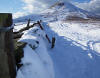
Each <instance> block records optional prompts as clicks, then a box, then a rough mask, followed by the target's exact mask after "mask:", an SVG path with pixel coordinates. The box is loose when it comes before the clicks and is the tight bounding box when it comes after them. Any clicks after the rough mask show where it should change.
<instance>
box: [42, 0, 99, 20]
mask: <svg viewBox="0 0 100 78" xmlns="http://www.w3.org/2000/svg"><path fill="white" fill-rule="evenodd" d="M43 16H44V17H45V18H50V17H51V18H52V17H54V18H55V20H58V19H61V20H64V19H65V20H66V19H72V18H76V19H88V18H90V17H91V18H97V15H95V14H93V13H90V12H87V11H85V10H83V9H80V8H78V7H76V6H75V5H73V4H72V3H69V2H67V1H66V2H57V3H55V4H54V5H52V6H51V7H50V8H49V9H47V10H45V11H44V12H43Z"/></svg>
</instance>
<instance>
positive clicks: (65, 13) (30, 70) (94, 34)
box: [14, 2, 100, 78]
mask: <svg viewBox="0 0 100 78" xmlns="http://www.w3.org/2000/svg"><path fill="white" fill-rule="evenodd" d="M69 17H70V18H71V17H75V18H76V17H78V18H82V19H88V18H89V17H92V18H95V17H97V16H96V15H95V14H92V13H90V12H87V11H85V10H82V9H80V8H78V7H76V6H74V5H73V4H71V3H69V2H60V3H56V4H54V5H53V6H51V7H50V8H49V9H47V10H45V11H43V12H42V13H41V14H38V15H37V14H31V15H28V16H24V17H21V18H18V19H15V20H14V23H15V25H16V26H15V27H14V31H18V30H20V29H21V28H23V27H25V26H27V22H25V21H27V20H28V19H29V18H30V19H31V25H33V23H34V22H36V21H37V20H42V21H41V24H42V26H43V28H44V31H43V30H41V29H40V28H39V26H36V27H33V28H31V29H29V30H27V31H24V32H23V33H24V35H23V36H22V37H21V38H20V40H19V41H20V42H27V46H26V47H25V48H24V49H23V50H24V57H23V58H22V59H21V63H22V64H23V66H22V67H21V68H20V69H19V70H18V72H17V78H100V35H99V34H100V22H99V21H91V20H90V22H89V21H88V22H87V21H86V22H85V23H79V22H72V21H70V22H69V21H62V20H66V19H68V18H69ZM45 34H48V36H49V38H50V40H51V38H52V37H55V38H56V43H55V47H54V48H53V49H50V45H51V44H50V43H48V42H47V40H46V38H45ZM36 41H38V43H37V42H36ZM34 45H36V49H35V50H34V49H32V47H34Z"/></svg>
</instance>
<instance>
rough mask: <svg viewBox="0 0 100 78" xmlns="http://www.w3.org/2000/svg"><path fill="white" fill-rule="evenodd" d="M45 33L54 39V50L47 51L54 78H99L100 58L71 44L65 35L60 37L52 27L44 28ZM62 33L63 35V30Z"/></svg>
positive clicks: (71, 41)
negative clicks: (51, 61) (51, 62)
mask: <svg viewBox="0 0 100 78" xmlns="http://www.w3.org/2000/svg"><path fill="white" fill-rule="evenodd" d="M44 27H45V29H46V30H45V31H46V33H47V34H48V35H49V36H50V37H51V36H55V37H56V43H55V48H53V49H48V50H49V52H50V55H51V58H52V60H53V63H54V69H55V78H100V74H99V72H100V57H99V56H97V55H96V54H94V53H93V52H91V51H92V50H90V49H88V50H84V49H82V48H81V47H80V46H76V45H74V44H73V42H74V41H73V40H71V39H68V38H67V36H66V35H64V36H60V35H59V33H58V32H55V30H57V28H58V27H55V26H54V27H55V30H52V27H48V26H46V23H44ZM62 33H65V32H64V30H63V32H62ZM89 53H91V54H89Z"/></svg>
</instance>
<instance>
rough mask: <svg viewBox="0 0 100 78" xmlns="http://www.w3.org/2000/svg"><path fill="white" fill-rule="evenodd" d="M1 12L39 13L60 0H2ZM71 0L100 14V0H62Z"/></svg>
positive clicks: (0, 3) (18, 13) (19, 14)
mask: <svg viewBox="0 0 100 78" xmlns="http://www.w3.org/2000/svg"><path fill="white" fill-rule="evenodd" d="M0 1H1V2H0V12H11V13H14V14H15V15H16V17H18V16H22V15H25V14H29V13H39V12H40V11H42V10H44V9H46V8H47V7H49V6H50V5H51V4H53V3H55V2H57V1H58V0H0ZM59 1H61V0H59ZM62 1H70V2H72V3H73V4H75V5H76V6H78V7H80V8H82V9H85V10H87V11H91V12H95V13H97V14H100V0H62Z"/></svg>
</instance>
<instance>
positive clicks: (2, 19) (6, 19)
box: [0, 13, 12, 27]
mask: <svg viewBox="0 0 100 78" xmlns="http://www.w3.org/2000/svg"><path fill="white" fill-rule="evenodd" d="M11 25H12V14H11V13H0V27H9V26H11Z"/></svg>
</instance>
